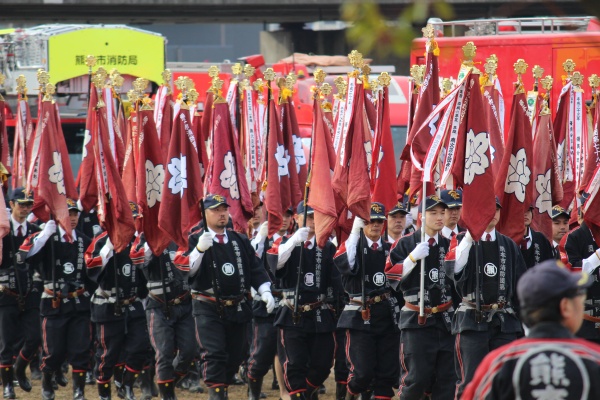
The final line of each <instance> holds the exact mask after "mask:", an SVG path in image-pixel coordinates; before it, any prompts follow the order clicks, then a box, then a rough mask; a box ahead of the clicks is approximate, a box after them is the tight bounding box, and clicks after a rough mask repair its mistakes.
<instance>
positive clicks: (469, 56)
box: [462, 42, 477, 62]
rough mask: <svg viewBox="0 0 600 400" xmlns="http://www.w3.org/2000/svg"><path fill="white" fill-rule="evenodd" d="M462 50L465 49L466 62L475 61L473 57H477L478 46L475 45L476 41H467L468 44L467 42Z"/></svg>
mask: <svg viewBox="0 0 600 400" xmlns="http://www.w3.org/2000/svg"><path fill="white" fill-rule="evenodd" d="M462 51H463V56H464V58H465V62H468V61H471V62H472V61H473V59H474V58H475V55H476V54H477V46H475V43H473V42H467V44H465V45H464V46H463V47H462Z"/></svg>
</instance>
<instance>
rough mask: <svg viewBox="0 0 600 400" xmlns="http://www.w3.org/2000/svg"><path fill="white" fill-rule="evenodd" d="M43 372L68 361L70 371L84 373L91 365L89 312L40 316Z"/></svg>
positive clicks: (55, 369) (52, 370)
mask: <svg viewBox="0 0 600 400" xmlns="http://www.w3.org/2000/svg"><path fill="white" fill-rule="evenodd" d="M41 321H42V364H41V365H40V369H41V370H42V371H43V372H54V371H57V370H58V369H59V368H60V367H61V365H62V363H63V362H64V361H65V360H67V361H68V362H69V364H71V366H72V367H73V372H85V371H87V370H88V369H89V367H90V358H91V354H90V343H91V341H92V324H91V322H90V316H89V314H85V313H70V314H67V315H57V316H52V317H42V318H41Z"/></svg>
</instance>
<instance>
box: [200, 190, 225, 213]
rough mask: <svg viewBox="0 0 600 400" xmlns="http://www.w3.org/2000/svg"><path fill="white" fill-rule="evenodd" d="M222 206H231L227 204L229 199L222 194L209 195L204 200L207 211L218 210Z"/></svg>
mask: <svg viewBox="0 0 600 400" xmlns="http://www.w3.org/2000/svg"><path fill="white" fill-rule="evenodd" d="M220 205H226V206H227V207H229V204H227V199H225V197H223V196H221V195H220V194H209V195H206V197H205V198H204V208H206V209H207V210H210V209H213V208H217V207H219V206H220Z"/></svg>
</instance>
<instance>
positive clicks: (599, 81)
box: [588, 74, 600, 93]
mask: <svg viewBox="0 0 600 400" xmlns="http://www.w3.org/2000/svg"><path fill="white" fill-rule="evenodd" d="M588 82H589V84H590V87H591V88H592V93H596V88H597V87H598V86H600V77H598V75H596V74H592V75H590V77H589V78H588Z"/></svg>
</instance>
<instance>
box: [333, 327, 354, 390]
mask: <svg viewBox="0 0 600 400" xmlns="http://www.w3.org/2000/svg"><path fill="white" fill-rule="evenodd" d="M349 373H350V369H349V368H348V361H347V358H346V329H336V330H335V365H334V366H333V374H334V377H335V381H336V382H337V383H343V384H346V383H347V382H348V374H349Z"/></svg>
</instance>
